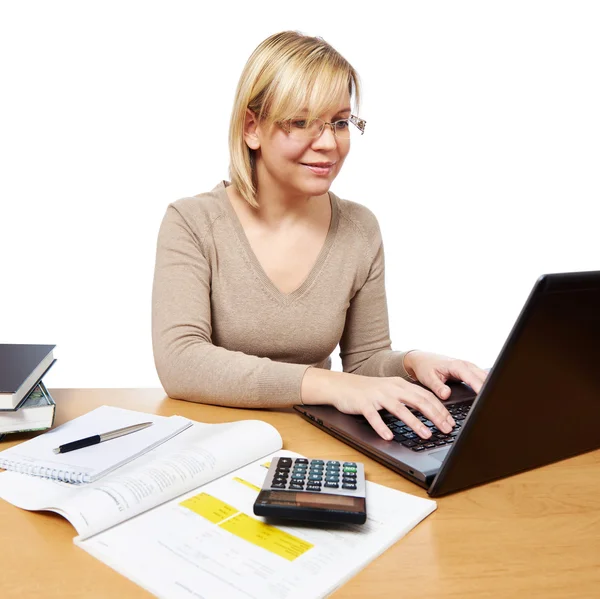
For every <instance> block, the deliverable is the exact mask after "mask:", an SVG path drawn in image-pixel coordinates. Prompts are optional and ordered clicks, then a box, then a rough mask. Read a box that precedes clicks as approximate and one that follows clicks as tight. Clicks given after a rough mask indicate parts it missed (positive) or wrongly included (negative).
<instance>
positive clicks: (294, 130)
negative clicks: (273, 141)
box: [288, 118, 350, 139]
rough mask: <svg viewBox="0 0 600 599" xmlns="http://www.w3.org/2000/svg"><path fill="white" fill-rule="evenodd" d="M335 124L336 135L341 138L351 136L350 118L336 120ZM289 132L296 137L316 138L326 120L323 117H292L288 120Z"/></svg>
mask: <svg viewBox="0 0 600 599" xmlns="http://www.w3.org/2000/svg"><path fill="white" fill-rule="evenodd" d="M332 124H333V130H334V132H335V136H336V137H338V138H339V139H348V138H349V137H350V123H349V122H348V120H340V121H336V122H335V123H332ZM288 127H289V133H290V135H291V136H292V137H294V138H295V139H314V138H315V137H319V136H320V135H321V133H322V132H323V128H324V127H325V122H324V121H323V120H321V119H313V120H311V121H309V120H308V119H301V118H298V119H290V121H288Z"/></svg>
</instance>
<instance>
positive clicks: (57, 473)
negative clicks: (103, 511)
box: [0, 459, 90, 484]
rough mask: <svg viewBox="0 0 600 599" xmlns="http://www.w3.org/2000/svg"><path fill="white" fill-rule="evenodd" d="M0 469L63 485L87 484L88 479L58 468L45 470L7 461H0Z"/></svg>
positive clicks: (79, 474) (42, 467) (81, 474)
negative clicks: (62, 483)
mask: <svg viewBox="0 0 600 599" xmlns="http://www.w3.org/2000/svg"><path fill="white" fill-rule="evenodd" d="M0 468H4V469H5V470H12V471H13V472H18V473H20V474H28V475H29V476H40V477H42V478H49V479H50V480H58V481H61V482H64V483H73V484H81V483H89V482H90V477H89V475H88V474H85V473H84V472H69V471H68V470H61V469H59V468H46V467H45V466H35V465H34V464H27V463H26V462H9V461H8V460H2V459H0Z"/></svg>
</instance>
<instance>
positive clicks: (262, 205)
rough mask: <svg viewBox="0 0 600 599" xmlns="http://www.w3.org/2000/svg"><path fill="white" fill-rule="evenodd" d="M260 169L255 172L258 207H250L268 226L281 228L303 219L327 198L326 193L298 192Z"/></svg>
mask: <svg viewBox="0 0 600 599" xmlns="http://www.w3.org/2000/svg"><path fill="white" fill-rule="evenodd" d="M261 170H262V169H260V167H259V169H258V173H257V175H258V176H257V179H258V189H257V193H256V200H257V202H258V208H254V209H252V212H253V213H254V215H255V216H256V217H257V218H258V219H260V220H261V221H262V222H263V223H264V224H266V225H267V226H269V227H273V228H281V227H285V226H286V225H292V224H294V223H296V222H298V221H300V220H304V219H306V218H307V217H310V216H311V215H312V214H313V213H314V209H315V207H316V205H317V204H319V203H320V202H321V200H322V199H323V198H327V194H321V195H318V196H309V195H305V194H302V193H298V192H297V191H296V190H294V189H290V188H289V187H287V186H286V185H285V184H282V183H280V182H278V181H275V180H273V179H272V177H270V176H269V174H268V173H262V172H260V171H261ZM327 199H328V198H327Z"/></svg>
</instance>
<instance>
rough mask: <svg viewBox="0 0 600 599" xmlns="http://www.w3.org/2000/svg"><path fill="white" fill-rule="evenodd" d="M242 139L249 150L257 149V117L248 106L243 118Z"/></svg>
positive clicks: (258, 144)
mask: <svg viewBox="0 0 600 599" xmlns="http://www.w3.org/2000/svg"><path fill="white" fill-rule="evenodd" d="M244 141H245V142H246V145H247V146H248V147H249V148H250V149H251V150H258V149H259V148H260V135H259V131H258V118H257V117H256V115H255V114H254V112H252V111H251V110H250V109H249V108H247V109H246V116H245V118H244Z"/></svg>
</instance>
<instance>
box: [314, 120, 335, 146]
mask: <svg viewBox="0 0 600 599" xmlns="http://www.w3.org/2000/svg"><path fill="white" fill-rule="evenodd" d="M312 145H313V147H314V148H321V149H324V150H329V149H333V148H335V147H336V146H337V137H336V136H335V134H334V133H333V126H332V125H330V124H329V123H326V124H325V126H324V127H323V131H322V132H321V135H319V137H315V139H314V142H313V144H312Z"/></svg>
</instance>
